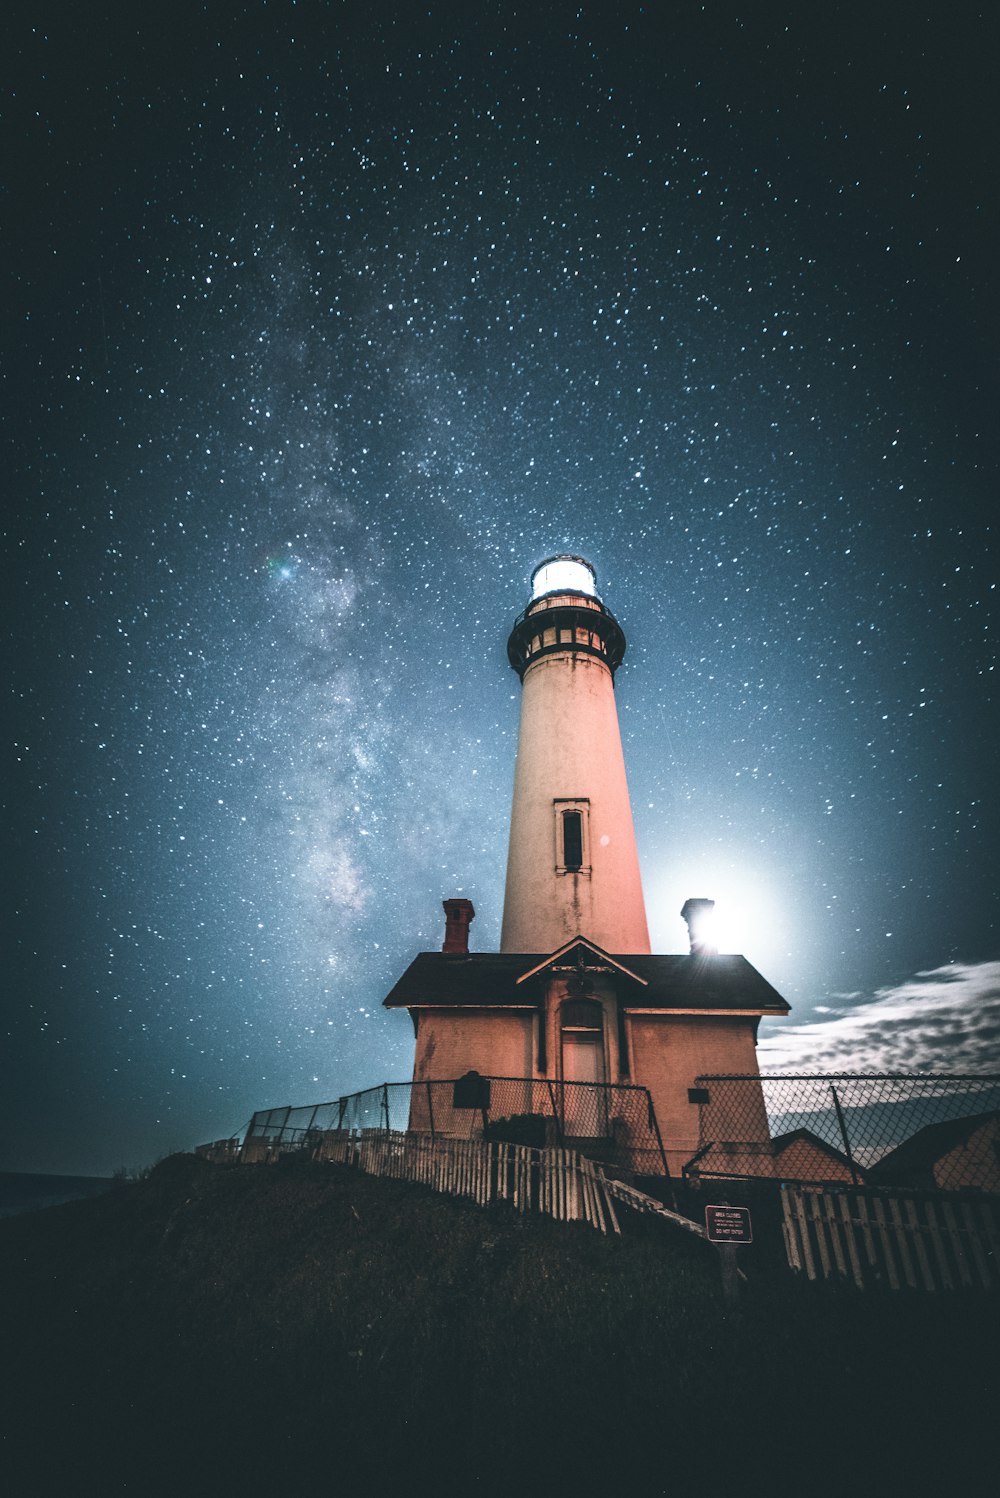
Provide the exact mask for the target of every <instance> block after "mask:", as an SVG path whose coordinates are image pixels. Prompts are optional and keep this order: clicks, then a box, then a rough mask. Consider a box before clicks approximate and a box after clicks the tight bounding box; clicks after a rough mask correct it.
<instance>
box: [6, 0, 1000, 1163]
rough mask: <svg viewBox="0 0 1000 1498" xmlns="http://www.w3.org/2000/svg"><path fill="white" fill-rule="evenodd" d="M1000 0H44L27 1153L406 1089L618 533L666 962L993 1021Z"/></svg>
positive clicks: (19, 177) (33, 227)
mask: <svg viewBox="0 0 1000 1498" xmlns="http://www.w3.org/2000/svg"><path fill="white" fill-rule="evenodd" d="M998 38H1000V12H998V11H997V9H996V8H995V7H993V6H991V5H985V4H984V5H978V4H968V3H965V0H957V3H956V0H949V3H947V4H945V3H940V0H933V3H930V0H929V3H925V4H922V5H920V4H906V5H902V4H890V3H884V4H879V5H874V6H872V5H870V4H868V3H865V4H861V3H853V0H852V3H841V4H837V3H833V4H830V5H828V6H822V7H820V6H812V5H805V4H801V5H794V4H774V3H761V0H753V3H749V0H748V3H745V4H733V3H721V0H720V3H714V0H707V3H705V4H697V3H689V0H676V3H671V0H664V3H662V4H645V5H639V4H634V3H631V0H621V3H618V4H615V5H613V6H612V5H610V4H586V3H584V4H578V5H563V4H545V5H527V4H526V5H508V4H497V3H484V4H482V5H478V6H468V5H457V4H450V3H449V4H435V3H430V4H427V5H423V6H418V5H412V4H398V5H396V4H389V3H381V0H370V3H367V4H361V3H354V0H351V3H345V4H336V3H328V4H321V3H316V0H313V3H299V4H294V3H291V0H273V3H267V4H262V3H255V4H246V5H238V4H220V5H207V6H205V7H199V6H190V7H189V6H186V5H185V4H184V3H179V4H176V5H171V6H169V7H168V6H150V7H145V6H135V5H131V4H129V5H113V4H103V5H99V6H86V7H76V8H70V7H67V6H65V5H58V6H57V5H50V4H46V3H44V0H41V3H36V4H33V5H31V6H30V7H29V6H27V5H15V7H14V8H13V12H12V15H11V17H10V18H9V20H8V22H7V24H6V42H5V53H6V62H5V63H4V64H3V67H4V70H5V73H6V78H5V88H4V92H5V95H6V96H7V106H6V116H7V131H6V140H7V146H6V150H5V152H4V169H3V170H4V182H3V200H4V206H5V210H6V211H5V214H4V220H5V231H4V248H3V250H2V252H0V253H2V255H3V259H4V272H5V275H4V286H5V291H4V297H3V319H4V345H5V349H6V358H5V360H4V368H3V408H2V415H3V421H4V426H5V436H6V440H5V459H4V475H3V488H4V491H5V498H4V516H5V518H4V531H5V539H6V557H7V569H6V585H5V588H4V605H5V611H6V614H7V629H6V630H5V638H6V641H7V643H8V648H9V655H8V662H9V664H8V669H7V671H6V673H5V674H6V676H7V679H8V681H9V683H10V685H11V697H10V702H11V707H10V713H9V716H8V718H7V724H8V733H7V735H6V738H7V742H8V744H9V745H11V753H10V756H9V761H8V763H9V769H8V772H7V774H6V776H5V777H4V789H5V797H4V799H5V821H6V838H5V842H6V845H7V856H6V857H5V859H4V871H5V883H6V886H7V887H6V892H5V894H6V898H5V911H6V915H5V936H4V954H5V955H4V969H5V974H6V981H5V983H4V996H3V998H2V1001H0V1003H2V1020H3V1023H2V1034H3V1054H2V1057H0V1067H2V1069H3V1076H2V1087H3V1097H4V1115H5V1122H4V1129H3V1152H4V1153H3V1160H2V1165H3V1168H8V1169H22V1170H53V1171H80V1172H110V1171H111V1170H112V1169H114V1168H115V1167H116V1166H119V1165H122V1164H124V1165H127V1166H130V1167H135V1166H139V1165H142V1164H146V1163H149V1162H150V1161H152V1160H154V1159H156V1158H158V1157H159V1156H161V1155H163V1154H165V1153H167V1152H169V1151H171V1150H175V1149H179V1148H189V1147H191V1146H192V1145H193V1144H194V1143H196V1142H198V1141H200V1140H205V1139H213V1138H218V1137H221V1136H224V1135H226V1134H229V1133H231V1132H233V1131H234V1130H235V1129H237V1128H238V1127H240V1126H241V1125H242V1124H243V1123H244V1122H245V1121H246V1119H247V1118H248V1117H249V1115H250V1113H251V1112H252V1111H253V1110H254V1109H255V1108H258V1107H265V1106H271V1105H278V1104H283V1103H286V1102H292V1103H304V1102H306V1101H319V1100H323V1099H326V1098H329V1097H336V1096H337V1095H339V1094H342V1093H344V1092H347V1091H352V1090H354V1089H357V1088H360V1087H363V1086H366V1085H369V1084H374V1083H377V1082H380V1081H382V1080H384V1079H405V1078H406V1077H407V1076H408V1075H409V1070H410V1066H411V1061H412V1031H411V1027H410V1024H409V1020H408V1018H407V1016H406V1015H405V1014H387V1013H385V1012H384V1011H383V1010H382V1009H381V1007H380V1006H381V1000H382V998H383V996H384V994H385V993H386V992H387V991H388V989H389V987H390V986H391V984H392V983H393V982H394V980H395V979H396V977H397V976H398V975H399V973H400V972H401V971H402V970H403V968H404V967H405V966H406V965H407V963H408V962H409V961H410V959H411V957H412V956H413V955H414V953H415V952H417V951H418V950H421V949H434V948H437V947H439V945H440V941H441V937H442V932H443V922H442V913H441V906H440V902H441V899H442V898H443V897H444V896H447V895H458V894H462V895H466V896H469V897H471V898H472V900H473V901H474V903H475V906H476V911H477V916H476V921H475V923H474V925H473V928H472V944H473V946H474V948H476V949H478V950H489V949H495V948H496V947H497V945H498V941H499V929H500V917H501V904H502V894H503V877H504V863H505V857H506V832H507V821H508V815H509V808H510V793H511V786H512V777H513V759H514V748H515V743H516V734H517V711H518V694H519V690H520V689H519V686H518V682H517V678H516V677H515V676H514V674H513V673H512V672H511V671H510V670H509V668H508V666H507V663H506V655H505V644H506V636H507V633H508V630H509V627H510V624H511V622H512V621H513V618H514V617H515V615H516V614H517V613H518V612H519V611H520V609H521V608H522V607H523V605H524V603H525V601H526V599H527V596H528V584H529V576H530V572H531V569H532V568H533V566H534V565H535V564H536V563H537V562H538V561H540V560H541V559H542V558H543V557H545V556H547V555H549V554H551V553H553V552H557V551H563V550H568V551H572V552H579V553H582V554H583V555H585V556H586V557H588V558H589V559H590V560H591V561H592V562H593V563H594V565H595V566H596V568H597V572H598V581H599V587H600V591H601V594H602V596H603V598H604V600H605V602H606V603H607V604H608V606H609V607H610V608H611V609H612V611H613V612H614V613H615V614H616V616H617V617H618V618H619V619H620V621H621V622H622V624H623V626H624V629H625V632H626V635H627V638H628V641H629V649H628V654H627V657H626V661H625V664H624V665H623V667H622V669H621V670H620V672H619V675H618V681H617V691H618V701H619V713H620V719H621V725H622V733H623V739H624V746H625V754H626V761H627V765H628V771H629V779H630V785H631V790H632V800H633V809H634V814H635V822H636V832H637V838H638V843H639V850H640V857H641V861H642V867H643V875H644V882H645V890H646V900H647V908H648V915H649V922H650V929H651V937H652V942H653V948H654V950H657V951H668V952H669V951H682V950H684V949H685V928H684V926H683V923H682V922H681V921H680V918H679V914H678V912H679V910H680V906H681V904H682V902H683V900H684V899H685V897H686V896H688V895H699V896H702V895H704V896H710V897H714V898H715V899H716V900H717V901H718V902H719V916H720V923H721V925H722V933H723V944H724V945H728V946H731V947H735V948H736V949H738V950H743V951H745V952H746V954H747V956H748V957H749V958H750V960H751V961H752V962H754V963H755V964H756V965H757V966H758V967H759V968H760V969H761V971H762V972H763V973H764V974H765V976H767V977H768V978H769V979H770V980H771V981H772V982H773V983H774V984H775V986H776V987H778V988H779V990H781V992H782V993H784V995H785V996H786V997H787V998H788V1000H789V1001H790V1002H791V1004H792V1005H793V1014H792V1021H793V1023H792V1024H791V1025H790V1026H788V1025H786V1026H783V1027H777V1026H774V1025H772V1026H771V1028H770V1030H768V1028H767V1027H765V1028H764V1030H763V1031H762V1037H764V1039H763V1049H762V1056H763V1057H764V1059H766V1060H768V1062H769V1064H772V1065H794V1066H803V1065H806V1066H835V1065H836V1066H839V1067H842V1068H846V1069H854V1068H855V1067H865V1066H896V1067H901V1068H902V1069H910V1068H911V1067H921V1066H922V1067H930V1068H937V1069H948V1070H954V1069H959V1068H964V1067H973V1068H978V1069H982V1068H983V1067H986V1066H989V1065H991V1064H995V1062H996V1057H997V1039H998V1035H1000V998H998V995H1000V932H998V914H997V912H998V903H997V894H998V882H1000V881H998V874H997V857H996V850H997V846H998V834H1000V828H998V825H997V823H998V817H997V800H996V795H995V780H996V771H997V747H996V746H997V742H998V714H997V679H996V672H995V665H996V658H997V648H996V631H997V619H996V597H997V594H996V585H997V574H998V568H997V546H996V503H997V471H998V462H997V458H998V437H997V412H996V390H997V369H996V352H997V332H998V317H997V312H998V298H997V290H996V265H997V252H998V234H997V228H998V213H997V195H996V186H995V182H996V173H997V166H998V156H1000V153H998V150H997V145H998V140H997V136H998V125H997V114H996V109H995V74H996V67H997V61H998Z"/></svg>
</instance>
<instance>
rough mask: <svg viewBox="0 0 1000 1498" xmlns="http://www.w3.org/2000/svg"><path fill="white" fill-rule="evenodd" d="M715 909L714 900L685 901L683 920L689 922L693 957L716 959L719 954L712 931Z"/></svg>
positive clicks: (689, 937) (682, 912)
mask: <svg viewBox="0 0 1000 1498" xmlns="http://www.w3.org/2000/svg"><path fill="white" fill-rule="evenodd" d="M714 909H715V901H714V900H685V901H684V905H683V907H682V909H681V919H682V920H685V921H687V928H688V939H689V940H690V942H691V956H692V957H715V956H716V954H717V953H718V950H719V949H718V947H717V946H716V944H715V933H714V931H713V929H712V928H713V925H714V922H713V920H712V911H713V910H714Z"/></svg>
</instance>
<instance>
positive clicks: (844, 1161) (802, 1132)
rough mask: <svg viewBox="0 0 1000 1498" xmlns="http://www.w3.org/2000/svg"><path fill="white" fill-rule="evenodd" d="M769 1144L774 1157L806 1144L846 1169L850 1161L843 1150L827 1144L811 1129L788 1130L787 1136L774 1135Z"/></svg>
mask: <svg viewBox="0 0 1000 1498" xmlns="http://www.w3.org/2000/svg"><path fill="white" fill-rule="evenodd" d="M771 1143H772V1145H773V1146H774V1153H775V1154H776V1155H780V1154H782V1153H783V1152H784V1151H785V1150H787V1149H791V1148H792V1146H793V1145H795V1144H807V1145H808V1146H809V1147H810V1149H814V1150H818V1151H819V1152H820V1154H823V1155H829V1157H830V1159H831V1160H836V1161H837V1162H838V1163H839V1164H840V1165H846V1166H847V1167H848V1168H850V1165H851V1161H850V1160H849V1159H848V1158H847V1156H846V1155H845V1154H844V1151H843V1150H839V1149H837V1148H836V1146H835V1145H832V1144H828V1143H827V1141H826V1140H825V1139H821V1138H820V1136H819V1134H815V1133H814V1132H813V1131H812V1129H790V1130H789V1131H788V1133H787V1134H775V1135H774V1137H773V1138H772V1140H771Z"/></svg>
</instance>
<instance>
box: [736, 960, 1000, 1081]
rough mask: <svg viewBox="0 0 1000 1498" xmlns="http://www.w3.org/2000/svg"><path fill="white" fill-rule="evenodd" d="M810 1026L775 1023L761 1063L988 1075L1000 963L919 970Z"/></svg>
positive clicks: (999, 1020)
mask: <svg viewBox="0 0 1000 1498" xmlns="http://www.w3.org/2000/svg"><path fill="white" fill-rule="evenodd" d="M819 1012H821V1013H827V1014H830V1015H831V1016H833V1017H832V1018H830V1019H823V1020H819V1021H816V1022H814V1023H810V1024H803V1025H777V1026H769V1028H768V1033H767V1034H766V1035H765V1036H764V1037H762V1039H761V1042H760V1045H759V1047H758V1052H757V1054H758V1059H759V1061H760V1064H761V1067H762V1068H763V1069H765V1070H767V1071H769V1072H776V1071H810V1072H830V1071H888V1072H893V1071H895V1072H909V1071H945V1072H976V1073H980V1072H989V1071H996V1070H997V1069H998V1060H997V1058H998V1055H1000V962H980V963H958V962H956V963H952V964H950V965H949V966H947V967H937V968H933V969H931V970H930V971H929V972H923V973H917V974H916V976H915V977H913V978H909V979H907V980H906V982H904V983H900V984H897V985H895V986H894V987H891V988H880V989H877V990H876V992H875V994H874V995H873V997H872V998H870V999H863V1000H862V1001H861V1002H859V1003H854V1004H852V1005H851V1007H850V1008H847V1007H844V1006H841V1007H839V1008H837V1009H833V1008H830V1009H826V1010H820V1011H819Z"/></svg>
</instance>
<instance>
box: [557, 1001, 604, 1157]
mask: <svg viewBox="0 0 1000 1498" xmlns="http://www.w3.org/2000/svg"><path fill="white" fill-rule="evenodd" d="M560 1021H561V1023H560V1031H561V1039H562V1080H563V1088H562V1099H563V1108H562V1113H563V1120H562V1122H563V1133H564V1134H565V1135H566V1136H567V1137H568V1138H577V1139H596V1138H598V1137H602V1136H603V1135H605V1134H607V1132H608V1105H607V1091H606V1088H605V1086H604V1082H605V1077H606V1073H605V1068H604V1011H603V1010H602V1008H601V1006H600V1004H595V1003H593V1002H592V1001H591V1000H589V999H586V1000H580V999H574V1000H571V1001H570V1002H569V1003H566V1004H564V1005H563V1006H562V1010H561V1013H560Z"/></svg>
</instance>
